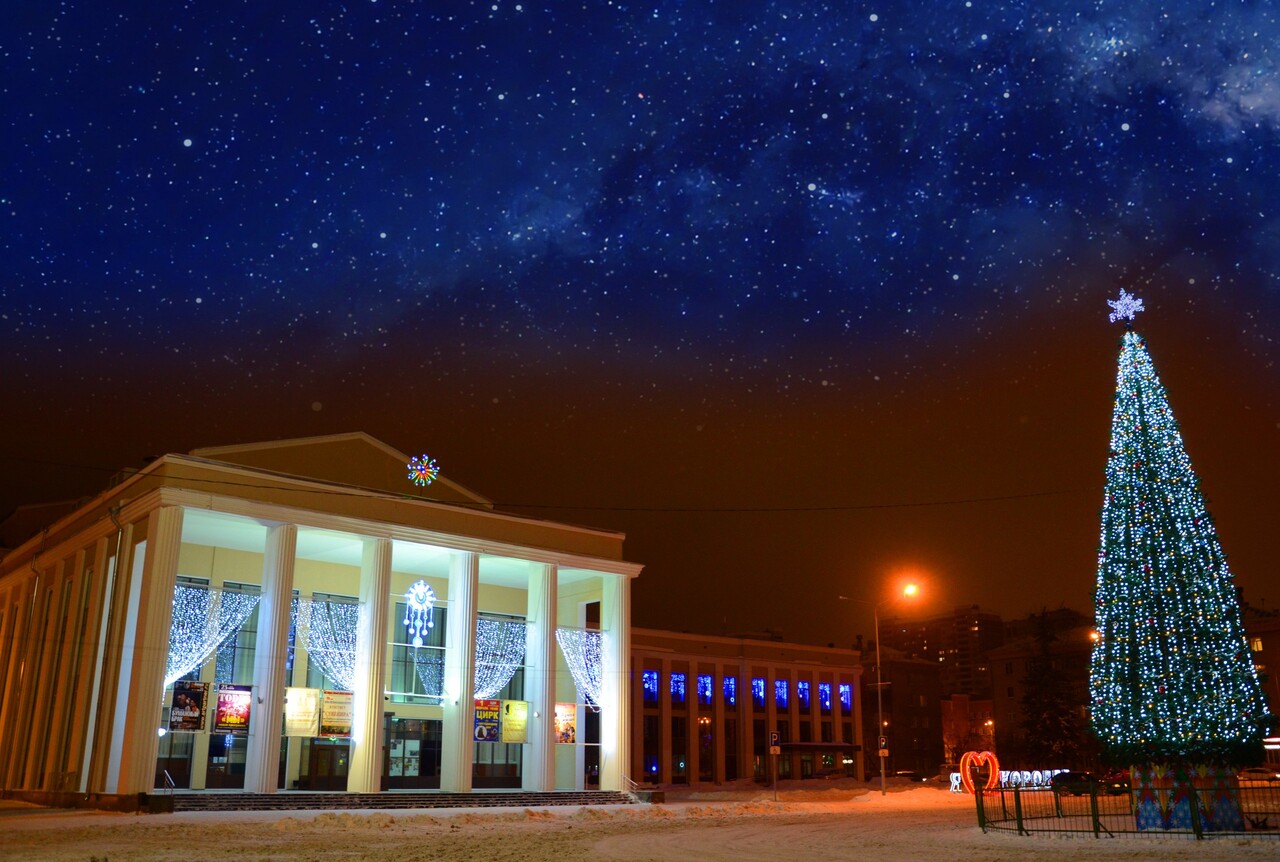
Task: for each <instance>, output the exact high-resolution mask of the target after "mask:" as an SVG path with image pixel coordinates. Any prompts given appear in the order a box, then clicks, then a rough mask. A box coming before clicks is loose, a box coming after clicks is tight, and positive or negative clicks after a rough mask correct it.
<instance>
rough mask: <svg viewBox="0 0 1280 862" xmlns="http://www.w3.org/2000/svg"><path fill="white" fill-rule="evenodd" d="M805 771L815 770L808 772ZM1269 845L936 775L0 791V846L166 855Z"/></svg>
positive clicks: (1014, 856)
mask: <svg viewBox="0 0 1280 862" xmlns="http://www.w3.org/2000/svg"><path fill="white" fill-rule="evenodd" d="M815 785H818V787H817V788H815ZM1046 853H1049V854H1053V857H1051V858H1065V859H1071V860H1079V859H1084V860H1093V859H1102V860H1113V859H1114V860H1120V859H1123V860H1126V862H1127V860H1148V859H1149V860H1161V862H1180V860H1186V862H1193V860H1194V862H1201V860H1207V862H1215V860H1240V859H1246V860H1248V859H1259V860H1261V859H1267V860H1274V859H1277V858H1280V840H1277V839H1274V838H1273V839H1261V838H1259V839H1241V838H1228V839H1214V840H1209V841H1194V840H1191V839H1189V838H1183V837H1178V838H1147V837H1141V838H1136V837H1123V838H1115V839H1105V838H1104V839H1101V840H1099V839H1095V838H1093V837H1092V836H1088V837H1084V836H1071V837H1050V836H1046V835H1037V836H1033V837H1030V838H1026V837H1023V838H1019V837H1016V836H1012V835H1006V834H987V835H984V834H983V833H982V831H981V830H980V829H978V827H977V818H976V815H975V813H974V806H973V799H972V798H971V797H969V796H964V795H957V794H953V793H950V792H948V791H947V790H945V789H942V788H940V787H934V786H921V785H905V784H899V785H898V786H894V787H891V789H890V792H889V794H888V795H887V796H881V795H880V793H879V792H878V790H877V789H876V788H874V786H873V787H870V788H869V787H868V786H867V785H860V784H854V783H852V782H850V783H846V782H821V783H820V784H819V783H818V782H812V781H811V782H805V783H804V784H791V785H789V786H786V785H784V786H783V787H782V788H780V791H779V793H778V800H777V801H776V802H775V801H774V794H773V791H772V790H771V789H767V790H765V789H757V788H755V787H748V788H743V789H741V790H735V791H728V792H723V793H688V792H685V793H675V792H671V793H669V794H668V802H667V803H666V804H663V805H630V806H610V807H600V808H536V809H532V808H511V809H457V810H450V811H443V812H442V811H439V810H434V811H431V812H429V813H428V812H425V811H424V812H413V811H349V812H337V813H335V812H291V813H279V812H244V813H230V814H228V813H217V814H162V815H125V814H106V813H97V812H89V813H85V812H64V811H47V810H42V809H37V808H34V807H32V806H27V805H24V804H23V803H17V802H12V801H8V802H3V803H0V860H23V862H27V860H31V862H39V860H51V862H52V860H56V862H90V860H92V859H94V857H96V858H97V860H98V862H104V860H106V862H135V860H137V862H150V860H156V862H160V860H163V862H174V860H181V862H187V860H219V859H228V860H234V862H254V860H278V862H283V860H307V862H311V860H326V862H327V860H344V862H363V860H369V862H374V860H377V862H384V860H385V862H419V861H420V860H421V862H425V860H432V862H435V860H446V862H449V860H457V862H461V861H462V860H468V862H470V861H471V860H477V862H490V860H492V862H507V860H510V862H552V860H554V862H562V860H578V859H583V860H586V859H591V860H629V862H644V860H684V859H697V860H700V862H701V860H712V861H713V862H718V860H724V862H751V860H778V862H800V860H812V862H827V860H858V862H897V860H910V862H926V860H927V862H954V860H960V862H973V861H974V860H984V862H986V860H991V862H1005V860H1008V862H1014V860H1017V862H1027V860H1030V859H1032V858H1037V857H1039V858H1044V857H1045V854H1046Z"/></svg>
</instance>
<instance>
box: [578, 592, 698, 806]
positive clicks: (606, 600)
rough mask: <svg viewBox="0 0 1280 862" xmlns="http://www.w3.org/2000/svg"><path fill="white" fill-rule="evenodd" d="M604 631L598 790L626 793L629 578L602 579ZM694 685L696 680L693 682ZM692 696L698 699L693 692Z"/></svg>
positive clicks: (627, 759) (628, 748)
mask: <svg viewBox="0 0 1280 862" xmlns="http://www.w3.org/2000/svg"><path fill="white" fill-rule="evenodd" d="M600 628H601V630H603V631H604V645H603V646H604V649H603V655H602V656H601V660H602V661H603V663H604V667H603V669H602V673H601V681H600V789H601V790H627V789H628V788H627V786H626V778H627V777H629V776H627V768H628V767H627V764H628V763H630V762H631V737H630V734H629V733H628V728H627V720H628V718H630V715H631V684H630V683H631V680H630V677H631V579H630V578H628V577H626V576H625V575H618V576H613V577H610V576H607V575H606V576H605V578H604V597H603V601H601V603H600ZM694 684H695V686H696V684H697V683H696V681H695V683H694ZM694 697H695V698H696V697H697V693H696V691H695V693H694Z"/></svg>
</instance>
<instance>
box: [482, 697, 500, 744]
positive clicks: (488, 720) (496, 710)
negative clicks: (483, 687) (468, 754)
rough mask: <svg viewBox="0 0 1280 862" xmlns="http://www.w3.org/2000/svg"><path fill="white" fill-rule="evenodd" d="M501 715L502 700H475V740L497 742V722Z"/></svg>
mask: <svg viewBox="0 0 1280 862" xmlns="http://www.w3.org/2000/svg"><path fill="white" fill-rule="evenodd" d="M501 715H502V701H500V700H477V701H476V722H475V724H476V742H497V741H498V724H499V721H500V720H501Z"/></svg>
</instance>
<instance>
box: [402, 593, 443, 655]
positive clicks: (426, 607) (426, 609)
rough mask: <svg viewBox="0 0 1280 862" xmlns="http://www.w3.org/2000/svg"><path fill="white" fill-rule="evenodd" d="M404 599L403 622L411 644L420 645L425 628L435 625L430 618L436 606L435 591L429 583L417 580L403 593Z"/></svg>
mask: <svg viewBox="0 0 1280 862" xmlns="http://www.w3.org/2000/svg"><path fill="white" fill-rule="evenodd" d="M404 601H405V609H404V624H405V625H406V626H408V627H409V635H410V637H412V638H413V645H414V646H416V647H420V646H422V636H423V635H424V634H426V632H427V629H432V628H435V625H436V622H435V620H434V619H432V617H433V616H434V609H435V606H436V591H435V590H433V589H431V585H430V584H428V583H427V582H426V581H418V582H417V583H416V584H414V585H413V586H411V587H409V590H408V592H406V593H405V594H404Z"/></svg>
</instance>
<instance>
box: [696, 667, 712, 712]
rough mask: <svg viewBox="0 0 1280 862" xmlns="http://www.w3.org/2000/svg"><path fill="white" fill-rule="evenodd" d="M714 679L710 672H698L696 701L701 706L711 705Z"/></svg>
mask: <svg viewBox="0 0 1280 862" xmlns="http://www.w3.org/2000/svg"><path fill="white" fill-rule="evenodd" d="M714 682H715V679H714V678H713V677H712V676H711V674H708V673H703V674H698V703H699V705H701V706H711V692H712V690H713V683H714Z"/></svg>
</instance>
